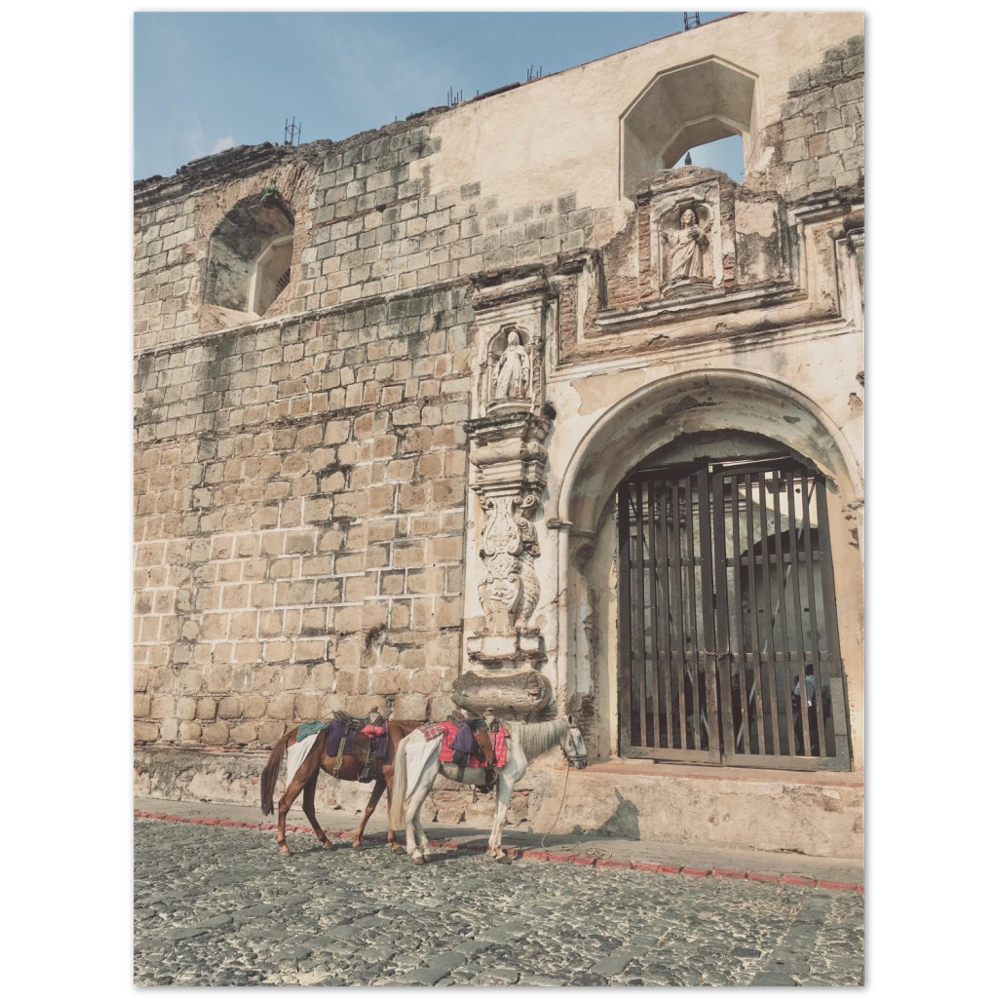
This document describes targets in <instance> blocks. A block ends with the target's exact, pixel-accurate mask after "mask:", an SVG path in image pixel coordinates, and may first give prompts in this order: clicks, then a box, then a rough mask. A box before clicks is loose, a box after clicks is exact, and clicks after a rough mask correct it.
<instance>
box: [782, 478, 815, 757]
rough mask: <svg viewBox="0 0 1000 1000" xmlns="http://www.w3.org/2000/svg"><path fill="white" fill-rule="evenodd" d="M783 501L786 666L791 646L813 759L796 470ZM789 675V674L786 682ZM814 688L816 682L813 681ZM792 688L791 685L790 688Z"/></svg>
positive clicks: (807, 752) (805, 744)
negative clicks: (791, 610) (789, 636)
mask: <svg viewBox="0 0 1000 1000" xmlns="http://www.w3.org/2000/svg"><path fill="white" fill-rule="evenodd" d="M785 499H786V500H787V502H788V561H789V578H790V580H791V585H792V586H791V593H792V597H791V600H792V603H793V604H794V606H795V615H794V619H793V622H792V625H793V626H794V631H795V642H794V643H790V644H789V647H788V665H789V669H791V665H792V652H793V651H792V648H791V647H792V645H794V646H795V650H794V652H795V656H796V659H797V660H798V677H799V712H800V714H801V716H802V753H803V756H806V757H811V756H812V732H811V730H810V726H809V692H808V685H807V684H806V644H805V637H804V636H803V634H802V592H801V590H800V589H799V540H798V538H797V537H796V536H797V535H798V521H797V519H796V517H795V470H794V469H789V470H788V475H787V477H786V479H785ZM792 676H793V675H792V674H791V673H789V678H788V679H789V682H791V679H792ZM813 683H814V684H815V678H814V679H813ZM793 687H794V685H793ZM803 701H805V711H802V703H803Z"/></svg>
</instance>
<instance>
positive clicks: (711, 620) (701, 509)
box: [698, 466, 719, 752]
mask: <svg viewBox="0 0 1000 1000" xmlns="http://www.w3.org/2000/svg"><path fill="white" fill-rule="evenodd" d="M698 535H699V537H698V542H699V549H700V551H701V607H702V623H701V626H702V642H701V645H700V646H699V650H700V652H701V663H700V666H701V668H702V672H701V676H702V677H704V679H705V694H704V706H703V708H704V711H705V713H706V715H708V714H709V711H710V710H711V716H710V718H709V721H710V722H711V723H712V724H711V725H709V726H708V746H709V749H710V750H714V751H716V752H718V750H719V730H718V722H717V720H718V705H719V700H718V699H719V695H718V684H717V683H716V681H717V666H716V665H717V663H718V657H717V656H716V655H715V654H717V653H718V649H717V648H716V636H715V589H714V583H713V579H712V577H713V568H714V567H713V565H712V559H713V553H712V493H711V489H710V487H709V485H708V466H705V467H703V468H701V469H699V470H698ZM699 719H700V716H699Z"/></svg>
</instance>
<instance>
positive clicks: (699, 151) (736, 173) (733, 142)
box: [670, 135, 744, 184]
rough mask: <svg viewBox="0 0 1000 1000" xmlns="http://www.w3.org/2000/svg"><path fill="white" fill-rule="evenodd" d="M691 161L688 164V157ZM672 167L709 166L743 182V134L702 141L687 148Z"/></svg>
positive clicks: (739, 182) (737, 181)
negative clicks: (698, 144)
mask: <svg viewBox="0 0 1000 1000" xmlns="http://www.w3.org/2000/svg"><path fill="white" fill-rule="evenodd" d="M689 158H690V160H691V162H690V164H688V162H687V161H688V159H689ZM670 166H672V167H683V166H693V167H711V169H712V170H721V171H722V172H723V173H724V174H728V175H729V176H730V177H731V178H732V179H733V180H734V181H736V183H737V184H741V183H742V182H743V174H744V166H743V136H741V135H729V136H726V137H725V138H723V139H715V140H713V141H712V142H705V143H702V144H701V145H700V146H695V147H693V148H692V149H689V150H687V151H686V152H685V153H684V155H683V156H682V157H681V158H680V159H679V160H678V161H677V162H676V163H672V164H670Z"/></svg>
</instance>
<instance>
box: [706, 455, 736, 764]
mask: <svg viewBox="0 0 1000 1000" xmlns="http://www.w3.org/2000/svg"><path fill="white" fill-rule="evenodd" d="M712 508H713V509H712V515H713V518H712V519H713V521H714V527H713V529H712V530H713V533H714V535H715V538H714V540H713V544H712V545H710V548H711V549H712V550H713V558H714V560H715V579H714V581H713V582H712V587H711V593H712V596H713V600H714V602H715V614H714V616H713V622H714V628H715V636H714V639H713V643H712V649H713V650H714V652H715V656H714V657H713V659H714V661H715V668H714V670H715V676H716V681H717V685H718V690H719V695H718V702H717V704H718V705H719V707H720V708H721V710H722V747H723V750H724V751H725V753H727V754H732V753H735V749H736V742H735V741H736V730H735V727H734V726H733V664H732V642H731V638H730V635H729V557H728V553H727V551H726V548H727V546H726V477H725V473H724V472H723V470H722V469H721V468H720V469H716V470H714V471H713V473H712ZM720 654H722V655H720Z"/></svg>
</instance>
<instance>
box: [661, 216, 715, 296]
mask: <svg viewBox="0 0 1000 1000" xmlns="http://www.w3.org/2000/svg"><path fill="white" fill-rule="evenodd" d="M710 228H711V223H709V225H707V226H699V225H698V215H697V213H696V212H695V210H694V209H693V208H690V207H689V208H685V209H684V211H683V212H682V213H681V220H680V226H679V228H677V229H676V230H667V229H665V230H663V231H662V236H661V244H662V247H663V261H664V266H663V282H662V285H661V287H662V288H664V289H666V288H669V287H671V286H675V285H682V284H700V283H703V282H707V281H709V280H710V279H709V278H707V277H706V275H705V251H706V250H707V249H708V232H709V230H710Z"/></svg>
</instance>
